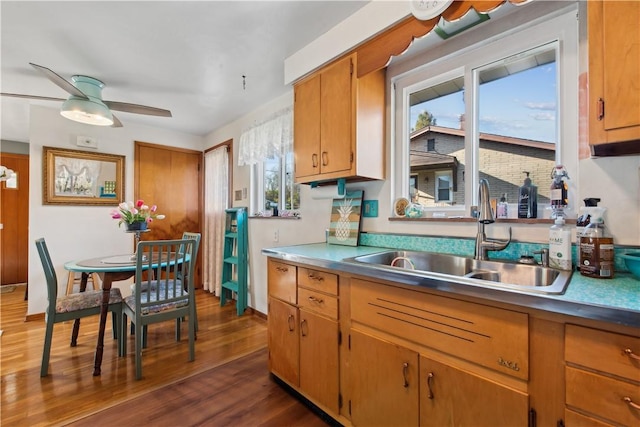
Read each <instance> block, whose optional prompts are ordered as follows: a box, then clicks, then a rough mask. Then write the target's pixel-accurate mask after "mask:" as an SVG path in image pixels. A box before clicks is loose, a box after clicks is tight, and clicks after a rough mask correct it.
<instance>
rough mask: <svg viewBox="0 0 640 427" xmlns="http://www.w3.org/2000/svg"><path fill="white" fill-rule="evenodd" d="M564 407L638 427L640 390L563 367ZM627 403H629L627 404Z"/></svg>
mask: <svg viewBox="0 0 640 427" xmlns="http://www.w3.org/2000/svg"><path fill="white" fill-rule="evenodd" d="M566 381H567V388H566V390H567V396H566V397H567V399H566V400H567V406H570V407H574V408H578V409H580V410H582V411H584V412H588V413H591V414H595V415H598V416H600V417H603V418H606V419H610V420H611V421H613V422H615V423H619V424H622V425H625V426H637V425H639V424H640V409H637V408H634V407H633V405H640V387H638V385H637V384H631V383H628V382H625V381H620V380H616V379H613V378H609V377H605V376H603V375H598V374H595V373H592V372H587V371H583V370H581V369H576V368H573V367H571V366H567V367H566ZM626 399H629V401H626Z"/></svg>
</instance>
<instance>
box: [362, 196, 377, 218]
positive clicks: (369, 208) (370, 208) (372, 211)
mask: <svg viewBox="0 0 640 427" xmlns="http://www.w3.org/2000/svg"><path fill="white" fill-rule="evenodd" d="M362 216H363V217H368V218H375V217H377V216H378V201H377V200H365V201H363V202H362Z"/></svg>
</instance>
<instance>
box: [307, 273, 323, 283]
mask: <svg viewBox="0 0 640 427" xmlns="http://www.w3.org/2000/svg"><path fill="white" fill-rule="evenodd" d="M307 277H308V278H309V280H315V281H317V282H322V281H324V277H322V276H316V275H315V274H313V273H309V275H308V276H307Z"/></svg>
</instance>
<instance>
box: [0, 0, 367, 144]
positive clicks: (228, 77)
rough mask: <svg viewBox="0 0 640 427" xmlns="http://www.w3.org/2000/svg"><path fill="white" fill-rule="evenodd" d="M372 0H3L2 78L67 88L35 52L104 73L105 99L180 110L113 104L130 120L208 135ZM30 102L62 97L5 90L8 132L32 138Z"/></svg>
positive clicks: (55, 62)
mask: <svg viewBox="0 0 640 427" xmlns="http://www.w3.org/2000/svg"><path fill="white" fill-rule="evenodd" d="M366 3H368V1H361V0H358V1H309V0H299V1H190V2H186V1H137V2H133V1H103V2H97V1H68V2H58V1H42V2H30V1H5V0H2V1H1V2H0V15H1V16H0V19H1V27H0V31H1V70H0V87H1V91H2V92H9V93H21V94H28V95H39V96H50V97H57V98H66V97H67V96H68V94H67V93H66V92H65V91H63V90H62V89H60V88H59V87H58V86H56V85H55V84H53V83H52V82H51V81H49V80H48V79H47V78H46V77H44V76H43V75H42V74H41V73H39V72H38V71H36V70H35V69H33V68H32V67H31V66H30V65H29V62H33V63H35V64H38V65H42V66H45V67H47V68H50V69H51V70H53V71H54V72H56V73H57V74H59V75H60V76H62V77H64V78H66V79H67V80H69V81H70V80H71V76H72V75H74V74H83V75H88V76H91V77H94V78H97V79H99V80H102V81H103V82H104V83H105V84H106V87H105V88H104V89H103V92H102V95H103V99H105V100H110V101H120V102H128V103H134V104H143V105H149V106H152V107H159V108H165V109H168V110H171V112H172V113H173V117H171V118H164V117H150V116H142V115H137V114H131V113H123V112H116V115H117V117H118V118H119V119H120V121H122V123H123V125H124V126H125V127H126V126H127V123H140V124H145V125H149V126H154V127H158V128H165V129H170V130H175V131H179V132H187V133H190V134H195V135H206V134H207V133H209V132H211V131H212V130H215V129H217V128H219V127H221V126H223V125H225V124H227V123H230V122H232V121H233V120H235V119H237V118H239V117H241V116H243V115H245V114H247V113H249V112H251V111H253V110H255V109H256V108H257V107H259V106H260V105H262V104H264V103H266V102H268V101H270V100H272V99H274V98H276V97H278V96H279V95H282V94H284V93H286V91H287V90H289V88H288V87H286V86H285V85H284V59H285V58H286V57H288V56H290V55H291V54H293V53H295V52H296V51H298V50H299V49H301V48H302V47H304V46H306V45H307V44H309V43H310V42H311V41H312V40H314V39H316V38H317V37H318V36H320V35H322V34H323V33H325V32H326V31H328V30H329V29H330V28H332V27H333V26H335V25H336V24H337V23H339V22H341V21H342V20H344V19H345V18H346V17H347V16H349V15H351V14H353V13H354V12H355V11H356V10H358V9H359V8H361V7H362V6H364V5H366ZM243 75H245V76H246V87H243V78H242V76H243ZM30 104H38V105H46V106H51V107H52V108H59V104H60V103H59V102H54V101H33V100H27V99H17V98H9V97H2V98H1V114H2V126H1V128H0V137H1V138H2V139H5V140H13V141H24V142H27V141H28V139H29V134H28V132H29V105H30Z"/></svg>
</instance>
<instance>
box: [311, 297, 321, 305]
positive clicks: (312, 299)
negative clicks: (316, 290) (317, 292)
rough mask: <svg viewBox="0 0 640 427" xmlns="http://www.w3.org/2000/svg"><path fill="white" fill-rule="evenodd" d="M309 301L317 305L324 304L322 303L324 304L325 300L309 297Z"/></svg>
mask: <svg viewBox="0 0 640 427" xmlns="http://www.w3.org/2000/svg"><path fill="white" fill-rule="evenodd" d="M309 301H311V302H315V303H317V304H322V303H323V302H324V300H323V299H322V298H320V299H318V298H316V297H314V296H310V297H309Z"/></svg>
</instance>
